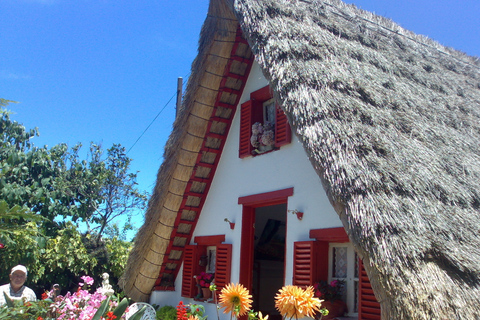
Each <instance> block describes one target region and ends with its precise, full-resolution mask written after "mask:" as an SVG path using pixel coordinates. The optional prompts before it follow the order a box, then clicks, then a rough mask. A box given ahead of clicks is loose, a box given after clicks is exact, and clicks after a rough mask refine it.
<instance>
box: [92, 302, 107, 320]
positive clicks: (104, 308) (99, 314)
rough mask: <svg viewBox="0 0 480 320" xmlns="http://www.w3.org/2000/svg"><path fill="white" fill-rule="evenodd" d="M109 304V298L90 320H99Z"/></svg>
mask: <svg viewBox="0 0 480 320" xmlns="http://www.w3.org/2000/svg"><path fill="white" fill-rule="evenodd" d="M109 303H110V297H108V298H107V299H105V300H103V302H102V304H101V305H100V308H98V310H97V312H95V314H94V315H93V317H92V320H100V318H101V317H102V316H103V315H104V314H105V312H107V309H108V306H109Z"/></svg>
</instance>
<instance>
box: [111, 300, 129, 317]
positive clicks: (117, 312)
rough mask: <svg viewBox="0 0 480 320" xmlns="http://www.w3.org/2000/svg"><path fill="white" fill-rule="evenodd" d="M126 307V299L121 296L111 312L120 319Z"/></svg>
mask: <svg viewBox="0 0 480 320" xmlns="http://www.w3.org/2000/svg"><path fill="white" fill-rule="evenodd" d="M127 307H128V299H127V298H123V299H122V301H120V303H119V304H118V305H117V307H116V308H115V310H113V314H114V315H115V316H116V317H117V319H120V317H121V316H123V313H124V312H125V310H126V309H127Z"/></svg>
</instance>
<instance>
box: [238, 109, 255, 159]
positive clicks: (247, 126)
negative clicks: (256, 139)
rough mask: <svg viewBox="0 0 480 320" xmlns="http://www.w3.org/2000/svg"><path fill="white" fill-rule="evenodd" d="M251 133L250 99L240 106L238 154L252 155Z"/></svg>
mask: <svg viewBox="0 0 480 320" xmlns="http://www.w3.org/2000/svg"><path fill="white" fill-rule="evenodd" d="M251 133H252V100H249V101H247V102H245V103H242V105H241V108H240V144H239V149H238V156H239V157H240V158H245V157H248V156H251V155H252V144H251V143H250V136H251Z"/></svg>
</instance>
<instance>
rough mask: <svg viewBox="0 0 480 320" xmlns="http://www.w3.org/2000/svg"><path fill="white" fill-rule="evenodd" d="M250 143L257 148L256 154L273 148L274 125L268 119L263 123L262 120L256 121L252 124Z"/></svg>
mask: <svg viewBox="0 0 480 320" xmlns="http://www.w3.org/2000/svg"><path fill="white" fill-rule="evenodd" d="M250 143H251V144H252V146H253V147H254V148H255V150H254V152H255V153H256V154H260V153H264V152H267V151H270V150H272V149H273V146H274V145H275V132H274V127H273V125H272V124H270V122H268V121H265V123H264V124H263V125H262V124H261V123H260V122H255V123H254V124H253V125H252V136H251V138H250Z"/></svg>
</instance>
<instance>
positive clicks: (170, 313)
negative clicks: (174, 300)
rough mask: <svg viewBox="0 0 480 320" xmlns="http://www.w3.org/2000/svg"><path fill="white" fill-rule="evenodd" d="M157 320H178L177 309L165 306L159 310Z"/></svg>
mask: <svg viewBox="0 0 480 320" xmlns="http://www.w3.org/2000/svg"><path fill="white" fill-rule="evenodd" d="M157 320H177V309H176V308H175V307H172V306H163V307H161V308H160V309H158V310H157Z"/></svg>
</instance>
